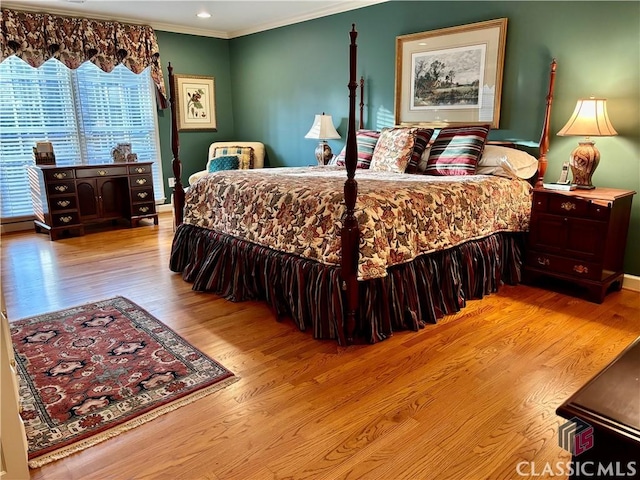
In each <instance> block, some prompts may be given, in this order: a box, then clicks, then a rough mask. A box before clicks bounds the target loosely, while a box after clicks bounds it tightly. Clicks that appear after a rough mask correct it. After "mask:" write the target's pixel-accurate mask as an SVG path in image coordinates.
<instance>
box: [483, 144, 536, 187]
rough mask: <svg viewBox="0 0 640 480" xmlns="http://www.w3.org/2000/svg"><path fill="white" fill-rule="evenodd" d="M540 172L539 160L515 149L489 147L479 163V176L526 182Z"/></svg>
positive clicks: (486, 147) (496, 146)
mask: <svg viewBox="0 0 640 480" xmlns="http://www.w3.org/2000/svg"><path fill="white" fill-rule="evenodd" d="M537 170H538V159H537V158H536V157H534V156H532V155H529V154H528V153H527V152H523V151H522V150H516V149H515V148H509V147H501V146H499V145H487V146H485V147H484V152H482V157H480V161H479V162H478V167H477V168H476V173H477V174H478V175H498V176H500V177H509V178H513V177H514V176H515V177H519V178H524V179H525V180H527V179H529V178H531V177H533V175H534V174H535V173H536V171H537Z"/></svg>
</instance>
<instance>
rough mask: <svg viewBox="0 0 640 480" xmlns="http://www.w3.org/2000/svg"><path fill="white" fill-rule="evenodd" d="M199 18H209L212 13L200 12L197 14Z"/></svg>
mask: <svg viewBox="0 0 640 480" xmlns="http://www.w3.org/2000/svg"><path fill="white" fill-rule="evenodd" d="M196 16H197V17H198V18H209V17H211V14H210V13H208V12H200V13H198V14H197V15H196Z"/></svg>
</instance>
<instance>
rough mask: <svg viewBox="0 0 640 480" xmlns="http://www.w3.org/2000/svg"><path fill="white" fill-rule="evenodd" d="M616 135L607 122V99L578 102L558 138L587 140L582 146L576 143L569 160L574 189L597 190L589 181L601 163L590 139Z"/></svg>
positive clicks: (580, 143)
mask: <svg viewBox="0 0 640 480" xmlns="http://www.w3.org/2000/svg"><path fill="white" fill-rule="evenodd" d="M617 134H618V132H616V131H615V129H614V128H613V126H612V125H611V122H610V121H609V115H608V114H607V100H606V99H604V98H594V97H590V98H582V99H580V100H578V103H577V104H576V108H575V110H574V111H573V115H571V118H570V119H569V121H568V122H567V124H566V125H565V126H564V127H562V130H560V131H559V132H558V135H560V136H580V137H586V138H585V140H584V141H583V142H579V144H578V146H577V147H576V149H575V150H574V151H573V152H571V155H570V156H569V166H570V167H571V172H572V173H573V183H574V184H575V185H576V188H583V189H592V188H596V187H594V186H593V184H592V183H591V177H592V176H593V172H595V171H596V168H597V167H598V163H600V152H599V151H598V149H597V148H596V145H595V142H594V141H593V140H591V138H590V137H608V136H612V135H617Z"/></svg>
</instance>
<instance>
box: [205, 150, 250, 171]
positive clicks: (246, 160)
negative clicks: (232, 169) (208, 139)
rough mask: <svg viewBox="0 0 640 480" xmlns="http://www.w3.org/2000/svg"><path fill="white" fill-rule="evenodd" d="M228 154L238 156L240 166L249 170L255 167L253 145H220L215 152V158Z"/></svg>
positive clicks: (241, 168)
mask: <svg viewBox="0 0 640 480" xmlns="http://www.w3.org/2000/svg"><path fill="white" fill-rule="evenodd" d="M227 155H237V156H238V162H239V163H238V168H239V169H240V170H247V169H249V168H253V148H251V147H240V146H237V147H235V146H234V147H218V148H216V149H215V150H214V152H213V158H216V157H225V156H227Z"/></svg>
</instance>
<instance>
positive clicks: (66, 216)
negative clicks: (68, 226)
mask: <svg viewBox="0 0 640 480" xmlns="http://www.w3.org/2000/svg"><path fill="white" fill-rule="evenodd" d="M71 220H73V217H72V216H70V215H65V216H64V217H60V221H61V222H62V223H69V222H70V221H71Z"/></svg>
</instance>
